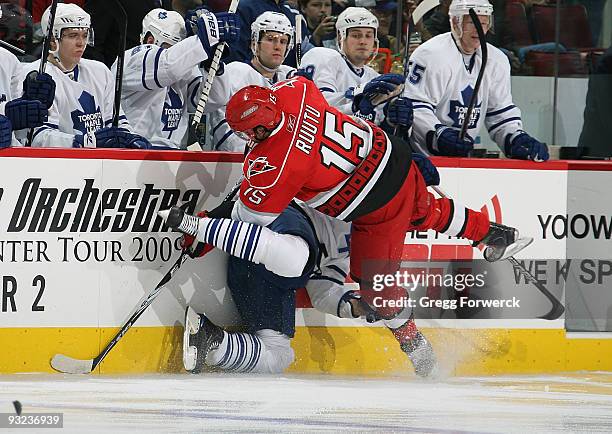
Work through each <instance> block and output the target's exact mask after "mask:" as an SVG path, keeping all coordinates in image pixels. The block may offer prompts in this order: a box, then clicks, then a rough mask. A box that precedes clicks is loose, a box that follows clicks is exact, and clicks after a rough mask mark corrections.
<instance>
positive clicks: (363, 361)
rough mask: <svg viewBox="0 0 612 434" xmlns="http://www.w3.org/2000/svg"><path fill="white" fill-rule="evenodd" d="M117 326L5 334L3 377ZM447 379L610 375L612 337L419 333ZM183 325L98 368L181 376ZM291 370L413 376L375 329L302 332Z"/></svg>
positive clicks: (131, 344) (37, 366)
mask: <svg viewBox="0 0 612 434" xmlns="http://www.w3.org/2000/svg"><path fill="white" fill-rule="evenodd" d="M117 331H118V329H115V328H100V329H99V328H30V329H25V328H23V329H22V328H4V329H0V342H2V347H3V348H2V352H1V354H0V373H2V374H6V373H17V372H54V371H53V370H52V369H51V367H50V365H49V360H50V359H51V357H53V355H54V354H56V353H63V354H66V355H69V356H71V357H76V358H83V359H88V358H92V357H94V356H95V355H97V354H98V352H99V351H100V349H101V347H102V345H104V344H106V343H107V342H108V340H110V338H111V337H112V336H113V335H114V334H115V333H116V332H117ZM422 331H423V333H424V334H425V335H426V336H428V338H429V339H430V341H431V343H432V345H433V347H434V349H435V350H436V355H437V357H438V359H439V361H440V368H441V371H442V372H443V373H446V374H448V375H492V374H518V373H546V372H563V371H577V370H607V371H610V370H612V339H567V338H566V336H565V331H564V330H550V329H448V328H445V329H426V328H423V329H422ZM181 339H182V328H181V327H134V328H132V329H130V331H129V332H128V333H127V334H126V335H125V336H124V337H123V339H122V340H121V342H120V343H119V344H118V345H117V346H116V347H115V348H114V349H113V350H112V352H111V353H110V354H109V355H108V357H107V358H106V360H105V361H104V362H103V363H102V365H101V367H100V368H99V369H98V370H97V372H99V373H104V374H117V373H144V372H180V371H181V369H182V362H181V351H182V347H181ZM292 346H293V348H294V350H295V353H296V361H295V363H294V364H293V365H292V366H291V367H290V371H291V372H301V373H327V374H346V375H393V376H396V375H413V370H412V367H411V365H410V362H409V361H408V358H407V357H406V355H405V354H404V353H402V352H401V351H400V349H399V346H398V344H397V342H396V341H395V339H394V338H393V337H392V335H391V334H390V333H389V332H388V331H387V330H386V329H384V328H378V327H297V330H296V335H295V339H293V341H292Z"/></svg>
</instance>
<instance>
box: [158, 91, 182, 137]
mask: <svg viewBox="0 0 612 434" xmlns="http://www.w3.org/2000/svg"><path fill="white" fill-rule="evenodd" d="M182 116H183V101H182V100H181V97H180V96H179V94H178V93H176V92H175V91H174V89H172V88H171V87H169V88H168V94H167V95H166V101H165V102H164V108H163V109H162V115H161V121H162V124H163V125H164V126H163V128H162V131H174V130H176V129H177V128H178V126H179V123H180V122H181V117H182Z"/></svg>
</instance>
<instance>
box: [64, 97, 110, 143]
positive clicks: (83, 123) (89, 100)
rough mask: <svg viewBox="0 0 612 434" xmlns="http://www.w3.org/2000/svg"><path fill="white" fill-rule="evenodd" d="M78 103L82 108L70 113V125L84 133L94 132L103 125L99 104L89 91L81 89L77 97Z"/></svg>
mask: <svg viewBox="0 0 612 434" xmlns="http://www.w3.org/2000/svg"><path fill="white" fill-rule="evenodd" d="M79 104H80V105H81V108H82V109H83V110H78V109H77V110H74V111H73V112H72V113H70V116H71V117H72V127H73V128H74V129H75V130H77V131H80V132H81V133H83V135H86V134H88V133H94V132H96V131H98V130H99V129H100V128H102V127H103V125H104V121H103V120H102V112H101V111H100V106H98V105H96V101H95V99H94V97H93V95H91V94H90V93H89V92H86V91H83V93H82V94H81V96H80V97H79Z"/></svg>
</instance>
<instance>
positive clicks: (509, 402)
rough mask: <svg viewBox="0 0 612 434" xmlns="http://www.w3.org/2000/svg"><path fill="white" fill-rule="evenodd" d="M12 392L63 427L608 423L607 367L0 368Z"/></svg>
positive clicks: (564, 426)
mask: <svg viewBox="0 0 612 434" xmlns="http://www.w3.org/2000/svg"><path fill="white" fill-rule="evenodd" d="M13 400H19V401H20V402H21V403H22V405H23V411H24V414H27V413H29V412H63V413H64V429H63V430H61V432H62V433H65V432H75V433H83V432H88V433H89V432H107V431H111V430H112V432H114V433H117V432H128V431H129V432H135V431H137V432H168V433H174V432H236V431H249V432H283V433H290V432H339V431H345V432H365V431H368V432H373V431H377V432H385V433H390V432H419V433H427V432H430V433H464V432H477V433H483V432H521V433H525V432H530V433H531V432H559V431H566V432H581V431H582V432H612V374H611V373H581V374H567V375H564V376H537V377H536V376H512V377H478V378H476V377H472V378H451V379H447V380H443V381H422V380H415V379H406V378H397V379H395V378H388V377H386V378H372V377H369V378H357V377H337V376H307V375H285V376H281V377H271V376H260V375H258V376H254V375H239V374H227V375H224V374H202V375H199V376H192V375H187V374H185V375H146V376H122V377H116V376H112V377H111V376H92V375H61V374H58V375H38V374H36V375H32V374H21V375H3V376H0V404H1V405H0V411H7V410H8V409H9V407H10V403H11V401H13ZM4 404H6V405H4ZM19 432H25V430H20V431H19ZM49 432H51V431H49Z"/></svg>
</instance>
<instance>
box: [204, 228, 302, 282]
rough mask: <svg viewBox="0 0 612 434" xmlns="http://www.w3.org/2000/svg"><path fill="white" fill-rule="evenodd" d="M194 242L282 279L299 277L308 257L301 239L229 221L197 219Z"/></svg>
mask: <svg viewBox="0 0 612 434" xmlns="http://www.w3.org/2000/svg"><path fill="white" fill-rule="evenodd" d="M197 239H198V241H201V242H204V243H208V244H211V245H213V246H215V247H217V248H219V249H221V250H223V251H224V252H226V253H228V254H230V255H232V256H236V257H238V258H241V259H246V260H247V261H251V262H254V263H255V264H263V265H264V266H265V267H266V268H267V269H268V270H270V271H272V272H273V273H275V274H278V275H279V276H284V277H296V276H300V275H301V274H302V272H303V270H304V267H305V266H306V262H307V261H308V256H309V254H310V250H309V248H308V244H307V243H306V242H305V241H304V240H303V239H302V238H300V237H297V236H295V235H288V234H278V233H276V232H273V231H271V230H270V229H268V228H265V227H263V226H259V225H255V224H252V223H246V222H241V221H238V220H231V219H211V218H208V217H204V218H200V221H199V224H198V234H197Z"/></svg>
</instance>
